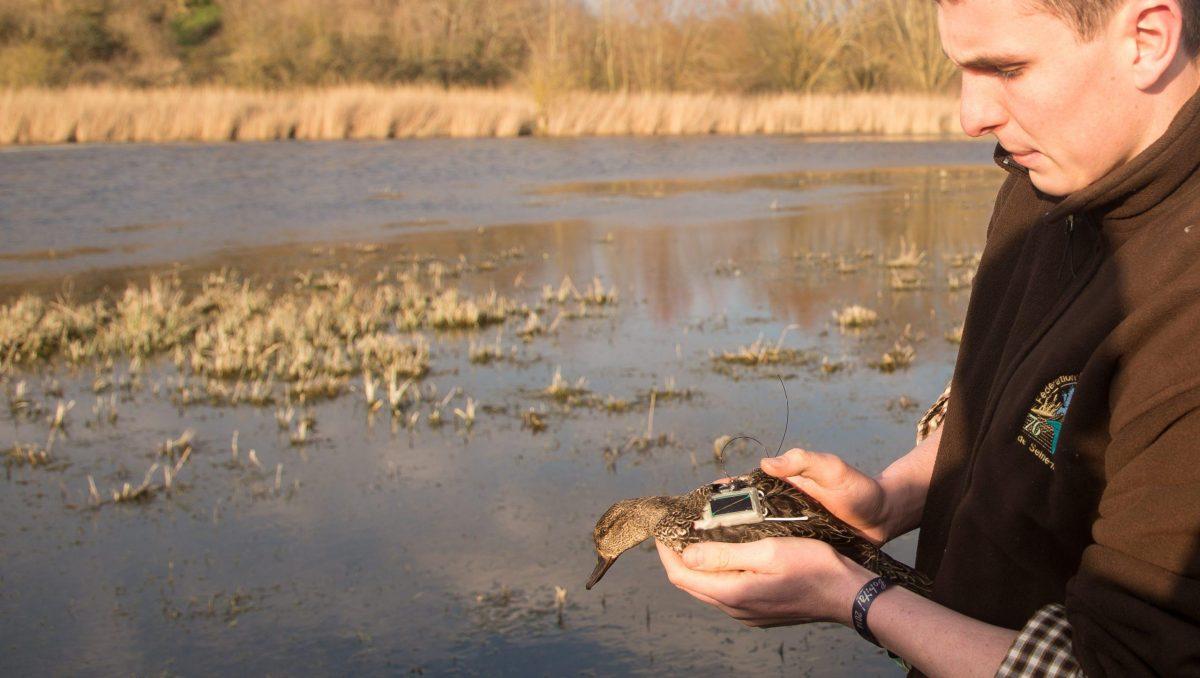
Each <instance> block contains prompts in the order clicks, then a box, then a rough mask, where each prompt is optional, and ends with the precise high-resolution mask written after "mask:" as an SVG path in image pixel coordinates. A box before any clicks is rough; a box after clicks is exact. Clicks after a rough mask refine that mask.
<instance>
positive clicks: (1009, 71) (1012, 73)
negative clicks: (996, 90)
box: [996, 68, 1021, 80]
mask: <svg viewBox="0 0 1200 678" xmlns="http://www.w3.org/2000/svg"><path fill="white" fill-rule="evenodd" d="M1020 74H1021V69H1019V68H997V69H996V75H997V76H999V77H1000V78H1002V79H1004V80H1012V79H1013V78H1015V77H1017V76H1018V75H1020Z"/></svg>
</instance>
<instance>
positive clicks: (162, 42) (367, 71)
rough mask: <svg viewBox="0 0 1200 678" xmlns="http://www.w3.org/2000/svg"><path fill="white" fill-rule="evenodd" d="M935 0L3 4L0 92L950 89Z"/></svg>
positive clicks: (101, 0) (115, 0)
mask: <svg viewBox="0 0 1200 678" xmlns="http://www.w3.org/2000/svg"><path fill="white" fill-rule="evenodd" d="M954 78H955V70H954V68H953V66H952V65H951V64H950V63H949V62H948V61H947V60H946V59H945V57H944V55H943V54H942V52H941V47H940V44H939V42H938V36H937V25H936V8H935V5H934V3H932V2H930V0H0V86H8V87H28V86H43V87H63V86H70V85H79V84H102V83H103V84H116V85H122V86H133V87H159V86H178V85H222V86H234V87H250V88H266V89H283V88H296V87H321V86H331V85H342V84H352V83H373V84H434V85H439V86H443V87H479V86H484V87H518V88H523V89H528V90H531V91H533V92H534V93H535V94H543V93H544V94H549V93H553V92H558V91H565V90H592V91H602V92H620V91H632V92H645V91H654V92H658V91H683V92H687V91H696V92H700V91H704V92H708V91H713V92H734V93H768V92H801V93H812V92H931V93H937V92H946V91H950V90H951V89H952V87H953V85H954Z"/></svg>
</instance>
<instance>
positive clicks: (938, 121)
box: [0, 85, 959, 144]
mask: <svg viewBox="0 0 1200 678" xmlns="http://www.w3.org/2000/svg"><path fill="white" fill-rule="evenodd" d="M958 133H959V130H958V123H957V104H956V101H955V98H954V97H952V96H947V95H919V94H812V95H793V94H772V95H737V94H731V95H722V94H692V93H661V94H654V93H612V94H608V93H591V92H568V93H564V94H562V95H560V96H556V97H555V98H554V99H553V100H552V101H549V102H546V103H544V104H539V103H538V102H537V101H536V100H535V98H534V96H533V95H532V94H530V93H528V92H524V91H521V90H516V89H500V90H492V89H451V90H443V89H440V88H431V87H416V86H400V87H376V86H369V85H359V86H342V87H330V88H324V89H297V90H282V91H257V90H245V89H234V88H221V87H174V88H163V89H132V88H121V87H114V86H96V87H82V86H81V87H70V88H66V89H46V88H20V89H4V90H0V144H45V143H89V142H176V141H202V142H218V141H269V140H278V139H305V140H318V139H321V140H327V139H399V138H420V137H513V136H519V135H526V134H534V135H542V136H553V137H563V136H605V135H688V134H872V135H945V134H958Z"/></svg>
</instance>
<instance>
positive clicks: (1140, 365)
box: [659, 0, 1200, 676]
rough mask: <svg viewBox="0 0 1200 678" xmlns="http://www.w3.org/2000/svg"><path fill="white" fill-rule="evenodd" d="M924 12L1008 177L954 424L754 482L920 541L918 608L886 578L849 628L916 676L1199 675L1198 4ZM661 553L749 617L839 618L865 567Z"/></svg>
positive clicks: (962, 366) (965, 106)
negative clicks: (866, 460) (871, 454)
mask: <svg viewBox="0 0 1200 678" xmlns="http://www.w3.org/2000/svg"><path fill="white" fill-rule="evenodd" d="M938 22H939V29H940V32H941V38H942V44H943V48H944V49H945V51H946V54H947V55H948V56H949V57H950V59H952V60H953V61H954V62H955V63H956V64H957V65H958V66H959V67H960V68H961V71H962V104H961V116H962V126H963V129H964V130H966V132H967V133H968V134H970V135H972V136H981V135H985V134H992V135H994V136H995V137H996V138H997V141H998V142H999V144H998V146H997V149H996V157H997V162H998V163H999V164H1000V165H1001V166H1002V167H1004V168H1005V169H1006V170H1008V172H1009V177H1008V179H1007V181H1006V182H1005V184H1004V186H1003V187H1002V188H1001V190H1000V193H999V195H998V197H997V202H996V207H995V211H994V213H993V216H992V220H991V223H990V224H989V226H988V238H987V245H986V247H985V250H984V255H983V260H982V262H981V265H980V268H979V272H978V274H977V276H976V279H975V284H974V289H973V292H972V298H971V302H970V305H969V307H968V311H967V319H966V324H965V328H964V332H963V343H962V347H961V349H960V353H959V360H958V362H957V364H956V366H955V370H954V377H953V380H952V389H953V390H952V395H951V397H950V401H949V406H948V411H947V414H946V419H945V422H944V424H943V425H942V426H941V427H940V428H938V429H937V430H936V431H934V432H933V434H932V435H930V436H929V437H928V438H926V439H925V440H924V441H923V442H921V443H919V444H918V445H917V446H916V447H915V448H914V449H913V450H912V451H911V452H909V453H908V454H907V455H905V456H904V457H902V458H900V459H899V460H898V461H896V462H895V463H893V464H892V465H891V466H890V467H888V468H887V469H886V470H885V471H883V473H882V474H880V475H879V476H878V477H876V478H869V477H867V476H865V475H863V474H862V473H860V472H858V471H857V470H855V469H853V468H851V467H849V466H847V465H846V464H844V463H843V462H842V461H841V460H840V459H839V458H837V457H836V456H834V455H830V454H824V453H819V452H809V451H802V450H791V451H789V452H788V453H787V455H786V456H785V457H783V458H780V459H777V460H769V459H768V460H764V461H763V464H762V466H763V470H764V471H766V472H768V473H771V474H773V475H777V476H781V477H787V478H789V479H790V480H792V481H793V482H794V483H795V484H796V485H797V486H799V487H800V488H801V489H803V490H804V491H806V492H808V493H809V494H811V495H813V496H814V497H816V498H817V499H818V500H820V501H822V502H823V503H824V504H825V505H826V506H827V507H829V509H830V510H832V511H833V512H834V513H836V514H838V515H839V516H841V517H842V518H843V519H845V520H846V521H847V522H849V523H850V524H851V525H853V526H855V527H856V528H857V529H859V530H860V531H861V532H862V533H863V534H864V535H865V536H867V537H869V538H871V539H873V540H875V541H876V542H879V543H883V542H886V541H887V540H888V539H890V538H892V537H895V536H897V535H900V534H903V533H905V532H907V531H909V530H912V529H914V528H916V527H920V528H921V538H920V542H919V546H918V555H917V566H918V568H919V569H921V570H923V571H925V572H926V573H929V574H930V575H931V576H933V577H934V582H935V583H934V594H933V597H932V599H931V600H927V599H924V598H921V597H919V596H917V595H916V594H913V593H911V592H910V591H907V590H905V589H902V588H899V587H892V588H888V589H886V590H885V591H883V592H882V593H880V594H879V595H878V597H877V599H875V600H872V601H869V602H870V605H869V607H866V609H867V610H869V614H863V615H860V620H859V622H860V624H862V618H861V617H864V616H865V625H863V626H862V627H861V628H860V629H859V630H860V633H863V634H864V636H868V637H869V636H870V635H871V634H873V635H874V637H875V638H877V639H878V642H879V644H881V645H882V646H883V647H886V648H888V649H889V650H891V651H892V652H895V653H896V654H898V655H900V656H901V657H903V658H904V659H905V660H907V661H908V662H909V663H910V664H911V665H912V666H913V667H914V668H915V669H916V670H917V671H919V672H923V673H926V674H929V675H955V676H959V675H993V674H996V673H997V671H1000V673H1001V674H1004V675H1019V674H1022V673H1025V674H1030V673H1036V672H1039V671H1040V672H1041V675H1045V674H1047V673H1050V674H1055V673H1060V674H1071V673H1078V672H1080V671H1082V672H1083V673H1084V674H1087V675H1092V676H1099V675H1139V674H1160V675H1162V674H1165V675H1181V674H1189V673H1190V674H1200V350H1198V348H1200V95H1197V90H1198V88H1200V68H1198V66H1197V57H1196V53H1197V47H1200V2H1197V1H1196V0H1092V1H1090V2H1089V1H1087V0H961V1H959V2H952V1H951V0H943V1H942V2H940V3H939V6H938ZM659 553H660V556H661V558H662V560H663V565H664V567H665V568H666V570H667V574H668V577H669V578H670V580H671V581H672V582H673V583H674V584H675V585H677V586H679V587H680V588H682V589H684V590H685V591H687V592H689V593H691V594H692V595H693V596H695V597H697V598H699V599H700V600H702V601H704V602H707V603H710V604H712V605H715V606H717V607H719V608H720V609H722V610H724V611H725V612H727V613H728V614H730V615H731V616H733V617H734V618H736V619H738V620H741V621H742V622H743V623H745V624H748V625H750V626H771V625H779V624H793V623H801V622H807V621H816V620H829V621H837V622H841V623H843V624H846V625H851V624H852V621H853V620H852V618H851V609H852V604H853V602H854V601H855V600H856V594H858V593H859V592H860V589H861V587H863V586H864V584H865V583H867V582H868V581H869V580H872V579H873V578H874V577H875V575H874V574H873V573H870V572H868V571H866V570H865V569H863V568H861V567H859V566H858V565H856V564H855V563H853V562H851V561H849V560H848V559H846V558H844V557H841V556H840V555H838V554H837V553H836V552H834V551H833V549H832V548H830V547H829V546H827V545H826V544H824V543H822V542H817V541H812V540H805V539H773V540H763V541H760V542H754V543H749V544H716V543H707V544H699V545H695V546H692V547H690V548H689V549H688V550H686V551H685V552H684V553H683V556H682V557H680V556H678V555H676V554H674V553H673V552H671V551H670V550H669V549H665V548H663V547H661V546H660V547H659ZM864 607H865V605H864ZM860 611H861V609H860Z"/></svg>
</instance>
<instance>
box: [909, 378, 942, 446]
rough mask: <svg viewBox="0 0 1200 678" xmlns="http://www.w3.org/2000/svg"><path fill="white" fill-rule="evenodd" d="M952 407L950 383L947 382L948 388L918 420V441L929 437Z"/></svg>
mask: <svg viewBox="0 0 1200 678" xmlns="http://www.w3.org/2000/svg"><path fill="white" fill-rule="evenodd" d="M949 407H950V384H946V390H945V391H942V395H940V396H938V399H937V400H935V401H934V402H933V405H932V406H931V407H930V408H929V409H928V410H926V411H925V415H924V416H923V417H921V418H920V419H918V420H917V443H918V444H920V443H921V441H922V440H925V439H926V438H928V437H929V434H931V433H933V432H934V431H936V430H937V429H938V427H939V426H941V425H942V421H944V420H945V419H946V410H947V409H948V408H949Z"/></svg>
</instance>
